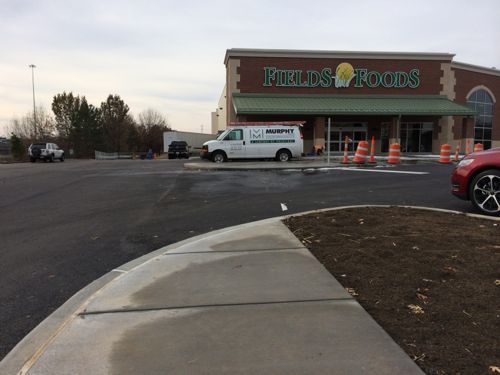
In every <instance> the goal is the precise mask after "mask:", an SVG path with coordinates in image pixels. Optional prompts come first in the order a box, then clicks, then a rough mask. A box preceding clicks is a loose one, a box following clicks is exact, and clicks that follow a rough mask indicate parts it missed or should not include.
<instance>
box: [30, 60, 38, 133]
mask: <svg viewBox="0 0 500 375" xmlns="http://www.w3.org/2000/svg"><path fill="white" fill-rule="evenodd" d="M29 67H30V68H31V84H32V86H33V124H34V129H35V140H36V138H37V132H36V107H35V68H36V65H35V64H30V65H29Z"/></svg>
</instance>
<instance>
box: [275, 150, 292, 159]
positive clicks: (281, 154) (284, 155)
mask: <svg viewBox="0 0 500 375" xmlns="http://www.w3.org/2000/svg"><path fill="white" fill-rule="evenodd" d="M291 158H292V153H291V152H290V151H288V150H285V149H283V150H279V151H278V152H277V153H276V160H277V161H283V162H284V161H290V159H291Z"/></svg>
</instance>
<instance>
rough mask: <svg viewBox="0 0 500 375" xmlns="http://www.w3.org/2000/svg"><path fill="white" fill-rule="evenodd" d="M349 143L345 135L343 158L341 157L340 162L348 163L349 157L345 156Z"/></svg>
mask: <svg viewBox="0 0 500 375" xmlns="http://www.w3.org/2000/svg"><path fill="white" fill-rule="evenodd" d="M348 144H349V137H348V136H347V135H346V136H345V144H344V159H342V164H349V158H348V157H347V148H348V147H349V146H348Z"/></svg>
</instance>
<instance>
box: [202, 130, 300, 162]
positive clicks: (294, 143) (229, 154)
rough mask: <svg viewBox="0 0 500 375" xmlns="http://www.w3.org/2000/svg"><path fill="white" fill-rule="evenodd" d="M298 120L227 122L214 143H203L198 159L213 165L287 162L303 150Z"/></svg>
mask: <svg viewBox="0 0 500 375" xmlns="http://www.w3.org/2000/svg"><path fill="white" fill-rule="evenodd" d="M303 124H304V122H302V121H287V122H237V123H231V124H230V125H229V127H228V128H227V129H226V130H225V131H224V132H223V133H221V134H220V135H219V136H218V137H217V139H216V140H214V141H208V142H205V143H204V144H203V146H202V148H201V154H200V156H201V157H202V158H203V159H210V160H212V161H214V162H216V163H222V162H224V161H226V160H228V159H249V158H255V159H265V158H274V159H276V160H278V161H289V160H290V159H291V158H294V157H299V156H301V154H302V153H303V151H304V141H303V139H302V132H301V127H302V125H303Z"/></svg>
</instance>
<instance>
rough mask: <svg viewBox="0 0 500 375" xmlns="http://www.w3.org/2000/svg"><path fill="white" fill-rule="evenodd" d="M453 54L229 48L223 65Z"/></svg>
mask: <svg viewBox="0 0 500 375" xmlns="http://www.w3.org/2000/svg"><path fill="white" fill-rule="evenodd" d="M454 56H455V54H452V53H441V52H385V51H327V50H293V49H253V48H230V49H228V50H226V55H225V57H224V64H225V65H227V62H228V60H229V58H237V57H295V58H297V57H298V58H317V59H325V58H330V59H334V58H342V59H379V60H383V59H388V58H390V59H395V60H438V61H451V60H452V59H453V57H454Z"/></svg>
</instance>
